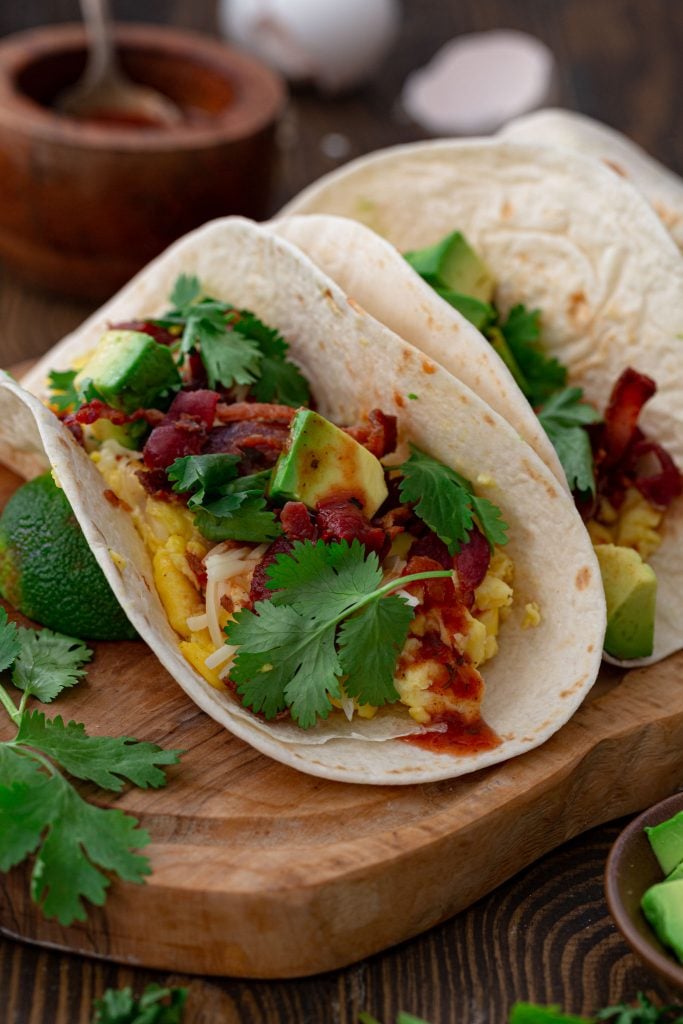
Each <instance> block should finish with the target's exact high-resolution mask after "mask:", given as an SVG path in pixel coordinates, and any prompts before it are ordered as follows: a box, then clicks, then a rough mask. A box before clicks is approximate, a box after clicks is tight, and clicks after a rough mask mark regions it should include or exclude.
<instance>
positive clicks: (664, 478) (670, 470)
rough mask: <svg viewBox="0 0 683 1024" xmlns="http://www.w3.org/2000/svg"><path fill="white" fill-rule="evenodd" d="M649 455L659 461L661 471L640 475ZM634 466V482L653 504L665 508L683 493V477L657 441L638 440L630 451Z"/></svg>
mask: <svg viewBox="0 0 683 1024" xmlns="http://www.w3.org/2000/svg"><path fill="white" fill-rule="evenodd" d="M648 456H652V457H653V458H654V460H656V462H658V463H659V472H655V473H649V474H648V475H647V476H641V475H639V471H640V468H641V466H642V465H643V463H644V462H645V460H646V458H647V457H648ZM630 462H631V464H632V467H633V484H634V486H635V487H637V488H638V490H639V491H640V493H641V494H642V495H643V497H644V498H645V499H646V501H649V502H650V503H651V504H652V505H657V506H658V507H659V508H665V507H666V506H667V505H670V504H671V502H672V501H673V500H674V498H677V497H678V496H679V495H680V494H682V493H683V477H682V476H681V474H680V472H679V471H678V468H677V467H676V463H675V462H674V460H673V459H672V458H671V456H670V455H669V453H668V452H667V451H666V450H665V449H664V448H662V446H661V444H657V443H656V441H648V440H646V439H642V440H639V441H637V442H636V443H635V444H634V445H633V447H632V449H631V452H630Z"/></svg>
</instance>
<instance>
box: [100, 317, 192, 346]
mask: <svg viewBox="0 0 683 1024" xmlns="http://www.w3.org/2000/svg"><path fill="white" fill-rule="evenodd" d="M110 327H111V329H112V330H114V331H140V332H141V333H142V334H149V336H150V338H154V340H155V341H157V342H158V343H159V344H160V345H175V343H176V342H177V341H178V339H179V335H178V334H172V333H171V331H169V330H167V329H166V328H165V327H160V326H159V325H158V324H155V323H153V322H152V321H151V320H123V321H121V323H117V324H110Z"/></svg>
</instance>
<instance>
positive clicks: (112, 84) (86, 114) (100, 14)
mask: <svg viewBox="0 0 683 1024" xmlns="http://www.w3.org/2000/svg"><path fill="white" fill-rule="evenodd" d="M80 3H81V12H82V14H83V20H84V22H85V26H86V32H87V35H88V43H89V49H88V61H87V64H86V67H85V71H84V72H83V74H82V76H81V78H80V79H79V80H78V81H77V82H76V84H75V85H73V86H71V87H70V88H68V89H65V90H64V92H62V93H61V94H60V95H59V96H58V97H57V99H56V101H55V106H56V107H57V108H58V109H59V110H61V111H63V112H64V113H65V114H70V115H72V116H74V117H80V118H98V117H99V118H100V119H102V120H111V121H114V122H116V121H119V120H120V121H124V122H125V121H130V122H131V123H135V122H137V123H138V124H141V125H142V124H149V125H150V126H152V125H170V124H177V123H178V122H179V121H180V120H181V119H182V114H181V112H180V110H179V109H178V107H177V106H176V105H175V104H174V103H172V102H171V100H169V99H167V98H166V97H165V96H162V95H161V93H159V92H157V91H156V90H155V89H149V88H147V87H146V86H142V85H137V84H135V83H134V82H131V81H130V79H129V78H128V77H127V76H126V75H125V74H124V72H123V71H122V70H121V67H120V65H119V62H118V59H117V56H116V51H115V49H114V41H113V38H112V31H111V15H110V12H109V4H108V0H80Z"/></svg>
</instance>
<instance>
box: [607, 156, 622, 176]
mask: <svg viewBox="0 0 683 1024" xmlns="http://www.w3.org/2000/svg"><path fill="white" fill-rule="evenodd" d="M603 163H604V164H605V165H606V166H607V167H609V169H610V170H612V171H614V173H615V174H618V175H619V176H620V177H621V178H628V173H627V172H626V171H625V170H624V168H623V167H622V166H621V164H618V163H617V162H616V161H615V160H608V159H607V157H604V158H603Z"/></svg>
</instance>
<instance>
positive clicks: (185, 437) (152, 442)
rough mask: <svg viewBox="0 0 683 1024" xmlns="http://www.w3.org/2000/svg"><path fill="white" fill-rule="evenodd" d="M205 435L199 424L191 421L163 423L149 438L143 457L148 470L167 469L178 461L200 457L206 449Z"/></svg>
mask: <svg viewBox="0 0 683 1024" xmlns="http://www.w3.org/2000/svg"><path fill="white" fill-rule="evenodd" d="M204 439H205V433H204V430H203V427H202V426H201V424H199V423H194V422H193V421H191V420H189V421H187V422H184V421H182V420H181V421H179V422H178V423H162V425H161V426H160V427H156V428H155V429H154V430H153V431H152V433H151V434H150V435H149V437H148V438H147V442H146V444H145V447H144V448H143V450H142V456H143V460H144V463H145V465H146V466H147V468H148V469H167V468H168V466H170V465H171V464H172V463H173V462H175V460H176V459H182V458H184V457H185V456H186V455H199V454H200V452H201V450H202V448H203V447H204Z"/></svg>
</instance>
